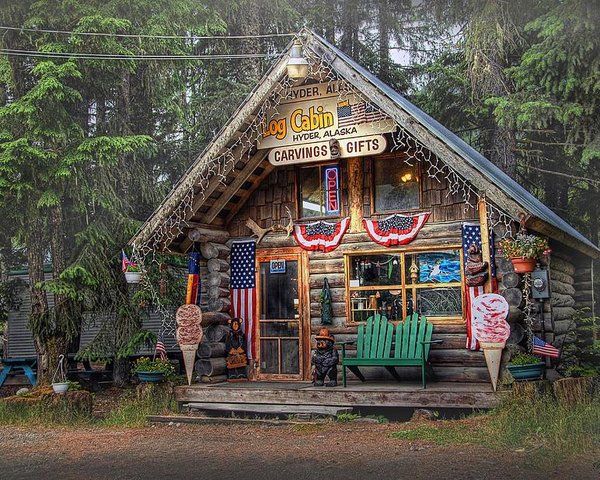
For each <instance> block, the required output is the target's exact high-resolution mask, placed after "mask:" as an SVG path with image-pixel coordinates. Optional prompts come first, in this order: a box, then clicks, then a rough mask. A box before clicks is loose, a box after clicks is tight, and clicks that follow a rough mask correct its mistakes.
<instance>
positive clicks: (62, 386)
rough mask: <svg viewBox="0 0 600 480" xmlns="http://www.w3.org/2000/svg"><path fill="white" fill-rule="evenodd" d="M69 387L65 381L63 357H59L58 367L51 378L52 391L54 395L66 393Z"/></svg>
mask: <svg viewBox="0 0 600 480" xmlns="http://www.w3.org/2000/svg"><path fill="white" fill-rule="evenodd" d="M69 386H70V382H69V381H68V380H67V373H66V370H65V356H64V355H61V356H59V357H58V365H57V366H56V371H55V372H54V376H53V377H52V390H53V391H54V393H67V391H68V390H69Z"/></svg>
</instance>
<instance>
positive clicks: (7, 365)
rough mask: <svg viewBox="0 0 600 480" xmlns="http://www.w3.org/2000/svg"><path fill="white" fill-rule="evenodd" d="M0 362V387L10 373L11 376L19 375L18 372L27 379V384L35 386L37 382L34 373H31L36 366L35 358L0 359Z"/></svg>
mask: <svg viewBox="0 0 600 480" xmlns="http://www.w3.org/2000/svg"><path fill="white" fill-rule="evenodd" d="M0 361H1V362H2V365H3V368H2V371H0V387H1V386H2V385H3V384H4V382H5V381H6V379H7V378H8V375H9V374H10V373H11V372H12V374H13V375H17V374H18V373H20V370H22V371H23V373H24V374H25V376H26V377H27V378H28V379H29V383H31V385H33V386H35V384H36V382H37V378H36V375H35V372H34V371H33V369H34V367H35V364H36V359H35V358H2V359H0Z"/></svg>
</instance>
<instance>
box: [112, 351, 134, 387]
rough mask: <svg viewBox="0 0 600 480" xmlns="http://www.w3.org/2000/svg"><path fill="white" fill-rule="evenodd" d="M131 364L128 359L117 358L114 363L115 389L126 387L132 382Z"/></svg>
mask: <svg viewBox="0 0 600 480" xmlns="http://www.w3.org/2000/svg"><path fill="white" fill-rule="evenodd" d="M130 376H131V363H130V362H129V359H128V358H115V361H114V363H113V383H114V385H115V387H125V386H126V385H127V384H128V383H129V380H130Z"/></svg>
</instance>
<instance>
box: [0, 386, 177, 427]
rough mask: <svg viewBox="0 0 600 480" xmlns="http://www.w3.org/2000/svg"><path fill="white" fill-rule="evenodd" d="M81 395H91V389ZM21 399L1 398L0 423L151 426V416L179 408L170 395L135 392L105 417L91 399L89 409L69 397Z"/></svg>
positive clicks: (129, 393) (127, 394) (29, 397)
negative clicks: (94, 409)
mask: <svg viewBox="0 0 600 480" xmlns="http://www.w3.org/2000/svg"><path fill="white" fill-rule="evenodd" d="M79 395H81V396H84V395H88V396H89V397H91V396H90V394H89V393H87V392H82V393H81V394H79ZM76 396H77V395H76ZM72 397H73V396H72V395H71V398H72ZM54 398H56V397H54ZM17 400H18V401H7V400H0V425H17V426H31V425H41V426H84V427H85V426H87V427H143V426H146V425H148V421H147V416H148V415H159V414H164V413H172V412H173V411H175V407H176V405H175V402H174V401H173V400H172V399H171V398H170V397H167V396H160V395H156V396H154V395H150V396H145V397H144V398H137V397H136V395H135V392H134V391H129V392H127V393H126V394H125V395H123V396H122V397H121V398H119V400H118V402H116V403H115V405H114V406H111V408H110V409H108V411H107V413H106V414H104V415H103V416H98V415H94V414H93V413H92V411H91V402H90V408H86V406H85V405H82V406H79V405H78V404H77V403H73V402H72V401H71V400H68V399H67V397H66V396H65V397H62V398H58V401H53V402H51V403H49V402H45V401H43V400H40V399H39V398H37V397H36V396H35V394H34V395H30V396H24V397H22V398H18V399H17Z"/></svg>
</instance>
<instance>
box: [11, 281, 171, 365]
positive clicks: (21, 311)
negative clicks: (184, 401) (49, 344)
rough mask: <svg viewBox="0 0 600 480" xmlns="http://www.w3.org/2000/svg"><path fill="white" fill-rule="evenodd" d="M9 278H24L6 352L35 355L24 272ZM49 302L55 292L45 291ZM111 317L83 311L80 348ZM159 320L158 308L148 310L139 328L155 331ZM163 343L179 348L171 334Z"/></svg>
mask: <svg viewBox="0 0 600 480" xmlns="http://www.w3.org/2000/svg"><path fill="white" fill-rule="evenodd" d="M11 278H12V279H20V280H22V281H23V286H22V288H21V289H20V292H19V308H18V310H14V311H10V312H9V313H8V321H7V330H8V331H7V335H6V338H7V350H6V356H7V357H11V358H15V357H35V356H36V351H35V345H34V343H33V335H32V334H31V331H30V330H29V328H28V327H27V325H28V323H29V315H30V313H31V297H30V295H29V282H28V277H27V274H20V275H11ZM50 278H52V275H51V274H49V273H47V274H46V276H45V279H46V280H48V279H50ZM48 305H49V306H50V307H53V306H54V295H48ZM168 313H169V315H170V317H171V318H169V321H170V322H172V323H174V322H175V318H174V317H175V309H171V310H169V311H168ZM109 320H111V318H110V317H107V316H102V315H98V316H96V315H91V314H88V315H86V318H85V320H84V322H83V326H82V328H81V338H80V341H79V350H81V349H83V348H85V347H86V346H87V345H89V344H90V342H91V341H92V340H93V339H94V338H95V337H96V335H97V334H98V332H99V331H100V328H101V327H102V324H103V323H104V322H105V321H109ZM161 323H162V315H161V314H160V313H159V312H157V311H151V312H149V313H148V314H147V315H144V319H143V323H142V328H144V329H145V330H149V331H151V332H154V333H155V334H157V335H158V333H159V332H160V327H161ZM164 342H165V346H166V348H167V352H178V351H179V347H177V343H176V341H175V337H174V335H173V334H170V335H169V334H167V335H165V337H164ZM153 353H154V351H153V350H152V349H148V348H143V349H141V350H140V351H139V352H138V354H139V355H151V354H153Z"/></svg>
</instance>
